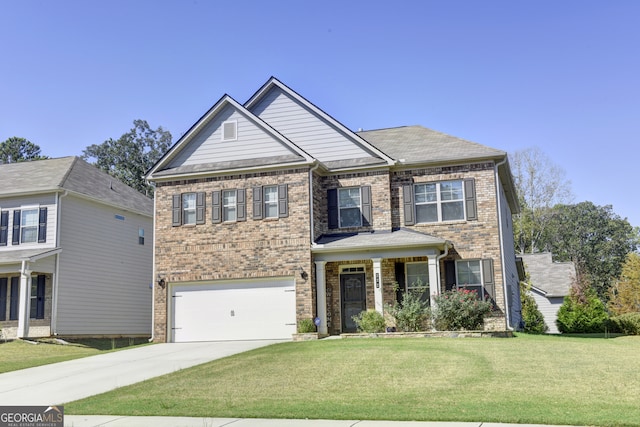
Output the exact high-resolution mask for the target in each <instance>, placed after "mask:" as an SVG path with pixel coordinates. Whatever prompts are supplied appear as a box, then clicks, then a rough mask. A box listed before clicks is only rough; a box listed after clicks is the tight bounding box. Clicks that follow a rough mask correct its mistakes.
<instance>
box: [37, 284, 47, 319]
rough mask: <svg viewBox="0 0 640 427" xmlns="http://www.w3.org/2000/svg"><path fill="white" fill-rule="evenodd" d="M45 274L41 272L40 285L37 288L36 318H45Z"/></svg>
mask: <svg viewBox="0 0 640 427" xmlns="http://www.w3.org/2000/svg"><path fill="white" fill-rule="evenodd" d="M45 277H46V276H45V275H44V274H40V275H39V276H38V285H37V289H36V295H37V299H36V319H44V286H45V283H46V281H45Z"/></svg>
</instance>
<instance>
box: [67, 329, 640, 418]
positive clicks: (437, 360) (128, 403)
mask: <svg viewBox="0 0 640 427" xmlns="http://www.w3.org/2000/svg"><path fill="white" fill-rule="evenodd" d="M638 349H640V337H619V338H615V339H599V338H575V337H553V336H529V335H523V334H519V335H518V337H517V338H514V339H447V338H431V339H401V340H385V339H358V340H323V341H307V342H298V343H283V344H278V345H274V346H270V347H266V348H260V349H257V350H253V351H250V352H247V353H243V354H240V355H236V356H232V357H228V358H225V359H221V360H218V361H215V362H211V363H207V364H204V365H200V366H197V367H194V368H190V369H186V370H184V371H180V372H177V373H174V374H170V375H167V376H163V377H159V378H156V379H152V380H149V381H146V382H144V383H140V384H135V385H132V386H129V387H125V388H121V389H118V390H116V391H113V392H109V393H105V394H103V395H99V396H94V397H92V398H88V399H84V400H81V401H78V402H73V403H68V404H66V405H65V411H66V412H67V413H69V414H109V415H159V416H163V415H166V416H196V417H248V418H253V417H255V418H328V419H371V420H376V419H379V420H422V421H469V422H474V421H483V422H501V423H527V424H570V425H595V426H640V405H638V402H640V369H638V367H639V362H638V358H637V353H638Z"/></svg>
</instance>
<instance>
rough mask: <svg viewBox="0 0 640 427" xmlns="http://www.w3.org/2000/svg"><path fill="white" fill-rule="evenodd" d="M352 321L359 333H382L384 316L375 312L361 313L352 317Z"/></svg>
mask: <svg viewBox="0 0 640 427" xmlns="http://www.w3.org/2000/svg"><path fill="white" fill-rule="evenodd" d="M352 319H353V321H354V322H356V326H357V327H358V331H359V332H367V333H376V332H384V328H385V322H384V316H382V314H381V313H379V312H377V311H376V310H367V311H361V312H360V314H358V315H357V316H353V317H352Z"/></svg>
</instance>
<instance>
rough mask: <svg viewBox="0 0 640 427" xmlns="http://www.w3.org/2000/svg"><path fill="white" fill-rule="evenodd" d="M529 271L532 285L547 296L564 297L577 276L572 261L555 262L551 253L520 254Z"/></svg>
mask: <svg viewBox="0 0 640 427" xmlns="http://www.w3.org/2000/svg"><path fill="white" fill-rule="evenodd" d="M518 256H520V257H522V261H523V262H524V265H525V270H526V271H527V273H529V277H530V280H531V286H532V287H533V288H534V290H537V291H539V293H541V294H543V295H544V296H545V297H548V298H549V297H564V296H566V295H569V289H570V288H571V285H572V284H573V282H574V280H575V277H576V268H575V265H574V264H573V263H572V262H553V259H552V256H551V253H549V252H544V253H538V254H524V255H518Z"/></svg>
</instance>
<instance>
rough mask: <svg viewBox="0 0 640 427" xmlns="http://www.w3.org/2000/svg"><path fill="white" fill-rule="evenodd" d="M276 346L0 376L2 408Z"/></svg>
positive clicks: (92, 361) (212, 349) (130, 356)
mask: <svg viewBox="0 0 640 427" xmlns="http://www.w3.org/2000/svg"><path fill="white" fill-rule="evenodd" d="M277 342H282V341H276V340H272V341H269V340H264V341H229V342H221V341H220V342H197V343H171V344H154V345H148V346H142V347H136V348H133V349H131V350H121V351H116V352H112V353H107V354H100V355H98V356H91V357H85V358H82V359H76V360H69V361H66V362H60V363H53V364H50V365H44V366H38V367H36V368H29V369H22V370H20V371H13V372H7V373H4V374H0V404H1V405H2V406H22V405H47V406H49V405H62V404H64V403H66V402H72V401H74V400H78V399H82V398H85V397H89V396H93V395H96V394H100V393H104V392H107V391H110V390H114V389H116V388H119V387H124V386H127V385H130V384H134V383H137V382H140V381H144V380H147V379H149V378H153V377H158V376H161V375H165V374H169V373H171V372H175V371H178V370H180V369H185V368H189V367H191V366H195V365H199V364H201V363H206V362H210V361H212V360H215V359H220V358H222V357H226V356H231V355H233V354H237V353H242V352H244V351H247V350H252V349H254V348H258V347H264V346H267V345H271V344H274V343H277ZM65 418H66V417H65ZM117 418H121V417H117ZM74 425H78V424H74ZM91 425H92V424H91ZM120 425H123V424H120ZM130 425H131V424H130ZM200 425H202V423H201V424H200Z"/></svg>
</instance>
